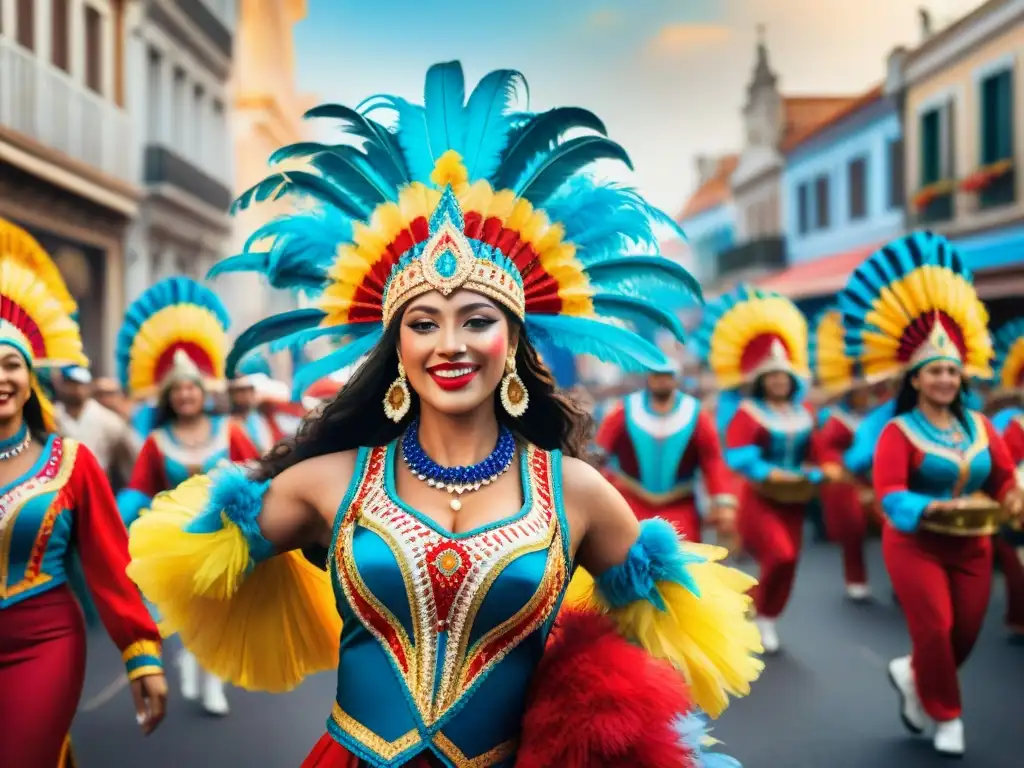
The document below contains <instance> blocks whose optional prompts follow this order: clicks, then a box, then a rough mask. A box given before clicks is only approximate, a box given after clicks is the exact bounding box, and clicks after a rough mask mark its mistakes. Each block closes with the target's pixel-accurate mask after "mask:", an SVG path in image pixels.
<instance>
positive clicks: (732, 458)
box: [725, 407, 796, 483]
mask: <svg viewBox="0 0 1024 768" xmlns="http://www.w3.org/2000/svg"><path fill="white" fill-rule="evenodd" d="M763 435H764V427H762V426H761V425H760V424H758V423H757V421H756V420H755V419H754V417H753V416H751V415H750V414H749V413H747V410H746V408H744V407H740V409H739V410H737V411H736V415H735V416H733V417H732V421H730V422H729V428H728V430H727V431H726V433H725V463H726V464H727V465H728V466H729V469H731V470H732V471H733V472H736V473H738V474H740V475H743V477H745V478H747V480H750V481H751V482H754V483H763V482H764V481H765V480H768V479H769V478H773V477H784V476H785V477H788V476H792V475H794V474H796V473H794V472H790V471H787V470H784V469H782V468H780V467H777V466H775V465H774V464H772V463H771V462H769V461H766V460H765V458H764V450H763V449H762V448H761V440H762V439H763Z"/></svg>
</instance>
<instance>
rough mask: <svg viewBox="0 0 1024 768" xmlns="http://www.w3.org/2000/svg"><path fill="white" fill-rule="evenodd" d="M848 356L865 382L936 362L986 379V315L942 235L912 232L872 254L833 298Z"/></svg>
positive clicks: (989, 350)
mask: <svg viewBox="0 0 1024 768" xmlns="http://www.w3.org/2000/svg"><path fill="white" fill-rule="evenodd" d="M839 308H840V310H841V311H842V313H843V322H844V324H845V326H846V351H847V354H848V355H850V356H851V357H852V358H853V359H855V360H856V361H857V362H858V364H859V365H860V366H861V368H862V369H863V371H864V375H865V377H866V378H867V379H868V381H881V380H883V379H887V378H890V377H892V376H896V375H900V374H902V373H904V372H905V371H908V370H914V369H916V368H919V367H921V366H922V365H925V364H927V363H929V362H932V361H934V360H950V361H953V362H955V363H957V364H958V365H960V366H961V367H962V368H963V370H964V373H966V374H967V375H968V376H973V377H977V378H983V379H987V378H989V377H990V376H991V375H992V368H991V360H992V355H993V350H992V339H991V336H990V334H989V331H988V311H987V310H986V309H985V306H984V305H983V304H982V303H981V301H980V300H979V299H978V294H977V292H976V291H975V289H974V284H973V281H972V276H971V273H970V270H968V269H967V266H966V265H965V264H964V261H963V258H962V257H961V255H960V253H959V252H958V251H957V250H956V248H955V247H954V246H953V245H952V244H951V243H950V242H949V241H948V240H946V238H944V237H942V236H941V235H936V234H934V233H932V232H914V233H912V234H910V235H907V236H906V237H902V238H900V239H898V240H895V241H893V242H891V243H889V244H888V245H886V246H884V247H883V248H882V249H880V250H879V251H876V252H875V253H874V254H873V255H872V256H871V257H870V258H868V259H867V260H866V261H865V262H864V263H863V264H862V265H861V266H859V267H858V268H857V269H856V270H855V271H854V273H853V274H852V275H851V276H850V280H849V282H848V283H847V285H846V287H845V288H844V289H843V290H842V291H841V292H840V294H839Z"/></svg>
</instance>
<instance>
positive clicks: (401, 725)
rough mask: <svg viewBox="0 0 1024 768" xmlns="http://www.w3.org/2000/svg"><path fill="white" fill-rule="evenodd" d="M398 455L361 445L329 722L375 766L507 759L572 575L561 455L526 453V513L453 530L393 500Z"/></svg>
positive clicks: (339, 571) (339, 537) (343, 556)
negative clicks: (422, 756)
mask: <svg viewBox="0 0 1024 768" xmlns="http://www.w3.org/2000/svg"><path fill="white" fill-rule="evenodd" d="M396 454H397V451H396V450H395V448H394V444H392V445H391V446H385V447H380V448H374V449H370V450H368V451H365V452H364V455H363V460H362V478H361V480H360V481H359V482H358V484H357V485H356V486H355V488H354V491H351V492H350V494H351V499H350V501H349V502H348V503H347V505H343V509H342V511H340V512H339V519H338V521H337V522H336V526H335V538H334V543H333V545H332V558H331V566H332V575H333V578H334V583H335V589H336V592H337V595H338V604H339V611H340V612H341V615H342V618H343V619H344V622H345V625H344V626H345V628H344V630H343V632H342V650H341V657H340V660H339V675H338V697H337V705H336V707H335V711H334V714H333V716H332V719H331V721H329V723H328V726H329V729H330V730H331V733H332V735H334V736H335V738H337V739H338V740H339V741H341V742H342V743H343V744H345V745H346V746H347V747H348V748H349V749H351V750H352V751H354V752H356V753H357V754H360V755H362V756H364V757H365V758H366V759H369V760H373V761H377V762H374V764H378V763H379V764H383V765H401V764H402V762H401V761H402V760H405V759H406V758H407V757H409V756H410V755H412V754H415V753H417V752H419V751H422V750H424V749H430V750H432V751H434V752H435V753H436V754H438V755H439V756H442V757H444V758H445V759H447V760H448V761H450V762H451V764H452V765H455V766H460V765H471V764H472V765H488V766H489V765H501V764H503V762H502V760H504V759H506V758H508V757H509V756H510V755H511V754H512V753H513V752H514V745H515V737H516V736H517V735H518V727H519V720H520V718H521V715H522V711H523V708H524V707H525V696H526V690H527V687H528V684H529V679H530V676H531V674H532V671H533V668H534V667H535V666H536V663H537V662H538V661H539V659H540V655H541V654H542V653H543V649H544V643H545V640H546V637H547V633H548V631H549V629H550V626H551V623H552V622H553V619H554V615H555V613H556V611H557V607H558V604H559V602H560V601H561V598H562V595H563V593H564V590H565V587H566V585H567V582H568V575H569V563H568V560H569V554H568V542H567V532H566V525H565V522H564V515H563V513H562V511H561V501H560V499H559V498H558V496H559V494H560V481H559V479H558V477H559V474H558V473H559V471H560V459H561V457H560V455H558V454H551V453H547V452H545V451H542V450H539V449H537V448H533V447H527V448H525V449H524V450H522V451H521V455H520V472H521V477H522V481H523V495H524V504H523V507H522V509H521V510H520V512H519V513H518V514H516V515H513V516H511V517H509V518H506V519H504V520H501V521H498V522H496V523H494V524H491V525H487V526H484V527H481V528H478V529H474V530H471V531H468V532H466V533H462V534H453V533H450V532H448V531H445V530H443V529H442V528H440V527H439V526H438V525H437V524H436V523H435V522H434V521H432V520H431V519H430V518H428V517H426V516H424V515H422V514H420V513H419V512H417V511H416V510H414V509H412V508H410V507H408V506H407V505H405V504H403V503H402V502H401V500H400V499H398V497H397V493H396V491H395V482H394V462H395V457H396ZM363 681H365V682H366V684H371V685H372V686H373V687H374V689H375V690H374V692H373V694H372V696H371V695H369V694H368V692H367V690H366V689H365V687H363ZM471 699H473V700H474V701H476V700H479V699H482V700H480V701H479V706H478V705H477V704H474V705H473V706H472V707H467V706H466V704H467V703H468V702H469V701H470V700H471ZM484 758H486V760H485V761H484V762H471V761H473V760H481V759H484Z"/></svg>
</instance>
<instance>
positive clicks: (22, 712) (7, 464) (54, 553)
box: [0, 222, 167, 768]
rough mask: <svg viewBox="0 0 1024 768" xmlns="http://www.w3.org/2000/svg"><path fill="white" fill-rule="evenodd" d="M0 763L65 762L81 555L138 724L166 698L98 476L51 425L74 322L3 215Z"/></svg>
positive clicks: (80, 638)
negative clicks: (48, 373) (53, 387)
mask: <svg viewBox="0 0 1024 768" xmlns="http://www.w3.org/2000/svg"><path fill="white" fill-rule="evenodd" d="M0 226H2V229H0V247H2V248H3V250H2V251H0V712H2V713H3V728H2V732H0V762H2V764H3V765H4V766H11V768H15V767H16V768H54V766H68V765H72V764H73V760H72V758H71V756H70V743H69V741H68V732H69V730H70V727H71V722H72V719H73V718H74V715H75V709H76V707H77V705H78V700H79V697H80V696H81V693H82V685H83V683H84V680H85V653H86V631H85V622H84V618H83V615H82V610H81V608H80V607H79V604H78V602H77V601H76V599H75V597H74V595H73V593H72V591H71V588H70V587H69V585H68V573H67V570H66V566H67V563H68V560H69V558H70V556H71V555H76V556H77V558H78V559H79V560H80V562H81V566H82V570H83V572H84V576H85V580H86V582H87V583H88V585H89V588H90V591H91V593H92V596H93V598H94V599H95V603H96V607H97V608H98V612H99V615H100V617H101V619H102V620H103V623H104V625H105V626H106V628H107V631H108V632H109V633H110V636H111V638H112V639H113V640H114V642H115V643H116V644H117V646H118V648H120V650H121V653H122V657H123V659H124V662H125V665H126V668H127V672H128V678H129V680H130V681H131V689H132V696H133V698H134V701H135V707H136V717H137V720H138V722H139V724H140V726H141V727H142V729H143V731H144V732H145V733H150V732H151V731H152V730H153V729H154V728H155V727H156V726H157V725H158V724H159V723H160V721H161V720H162V719H163V716H164V708H165V703H166V695H167V683H166V680H165V679H164V674H163V665H162V662H161V659H160V656H161V650H160V635H159V633H158V632H157V628H156V626H155V625H154V624H153V621H152V620H151V619H150V617H149V613H148V612H147V611H146V608H145V606H144V604H143V602H142V600H141V598H140V597H139V594H138V591H137V590H136V589H135V588H134V585H133V584H132V583H131V582H130V581H129V580H128V577H127V576H126V575H125V567H126V566H127V565H128V546H127V545H128V540H127V535H126V533H125V529H124V526H123V525H122V523H121V520H120V518H119V517H118V515H117V508H116V506H115V504H114V497H113V493H112V492H111V490H110V485H109V483H108V481H107V478H106V475H105V474H104V473H103V470H102V469H100V467H99V464H98V463H97V461H96V459H95V458H94V457H93V455H92V454H91V453H90V452H89V450H88V449H87V448H86V447H85V446H83V445H81V444H79V443H78V442H76V441H74V440H71V439H68V438H64V439H62V438H60V437H58V436H57V435H56V434H55V433H54V426H55V425H54V421H53V415H54V414H53V407H52V405H51V404H50V403H49V402H48V401H47V399H46V397H45V395H44V394H43V392H42V391H41V389H40V388H39V385H38V382H37V380H36V374H37V371H38V370H39V368H40V367H41V366H52V365H67V364H75V365H86V364H87V363H86V361H85V358H84V356H83V354H82V346H81V340H80V338H79V335H78V327H77V326H76V325H75V323H74V321H73V320H72V319H71V318H70V317H69V316H68V315H67V314H65V313H64V312H63V310H62V308H61V305H60V303H59V301H58V300H57V299H55V298H54V296H53V293H52V292H51V291H50V290H49V285H48V281H47V276H46V275H39V274H36V273H33V272H31V271H30V270H28V269H26V268H25V267H24V266H22V264H21V263H19V262H18V260H17V259H16V257H15V258H9V253H8V247H9V246H10V245H11V242H12V241H14V240H17V239H19V237H24V238H27V235H24V233H20V230H15V229H14V228H13V227H10V225H6V224H5V223H3V222H0Z"/></svg>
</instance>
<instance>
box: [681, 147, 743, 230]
mask: <svg viewBox="0 0 1024 768" xmlns="http://www.w3.org/2000/svg"><path fill="white" fill-rule="evenodd" d="M739 161H740V156H739V155H725V156H724V157H720V158H719V159H718V166H717V167H716V168H715V172H714V173H713V174H712V175H711V177H710V178H708V180H707V181H705V182H704V183H703V184H701V185H700V186H699V187H698V188H697V191H696V192H694V193H693V194H692V195H691V196H690V199H689V200H687V201H686V205H685V206H683V210H682V211H681V212H680V214H679V216H677V217H676V218H677V220H679V221H682V220H683V219H688V218H690V217H692V216H696V215H697V214H699V213H704V212H705V211H709V210H711V209H712V208H714V207H715V206H718V205H721V204H722V203H724V202H727V201H728V200H729V199H730V198H731V197H732V189H731V187H730V186H729V177H731V176H732V173H733V171H735V170H736V165H737V164H738V163H739Z"/></svg>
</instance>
